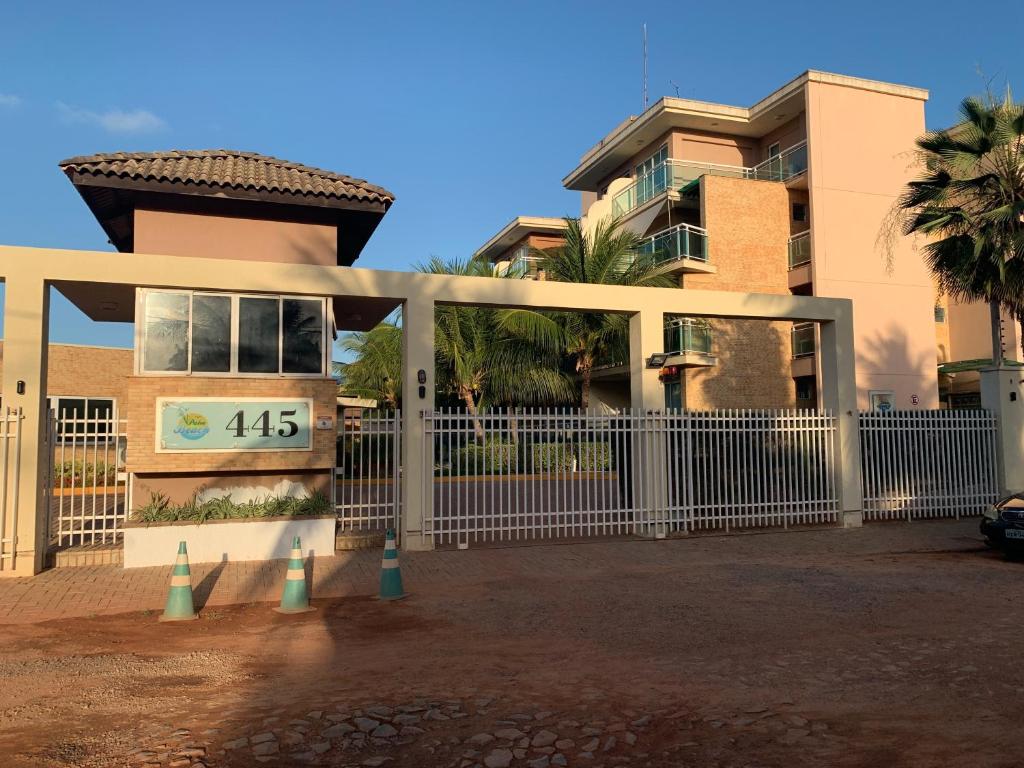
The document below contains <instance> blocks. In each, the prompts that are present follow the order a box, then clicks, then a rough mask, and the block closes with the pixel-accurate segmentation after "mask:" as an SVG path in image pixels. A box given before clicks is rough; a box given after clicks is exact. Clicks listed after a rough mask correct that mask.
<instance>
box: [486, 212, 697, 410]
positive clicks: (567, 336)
mask: <svg viewBox="0 0 1024 768" xmlns="http://www.w3.org/2000/svg"><path fill="white" fill-rule="evenodd" d="M565 222H566V230H565V243H564V244H563V245H561V246H558V247H556V248H549V249H546V250H534V255H535V256H536V257H537V258H538V259H539V260H540V266H541V268H542V269H543V270H544V275H545V278H546V279H547V280H557V281H560V282H566V283H594V284H600V285H629V286H648V287H657V288H672V287H675V286H676V285H677V283H676V281H675V280H673V279H672V277H671V276H670V275H667V274H665V273H663V272H661V271H660V270H659V269H658V265H657V262H656V261H655V259H654V257H653V256H649V255H646V254H641V253H640V252H639V250H640V246H641V244H642V242H643V238H641V237H640V236H639V235H636V234H634V233H633V232H630V231H629V230H627V229H623V228H622V226H621V224H620V222H618V221H616V220H614V219H610V218H608V219H604V220H602V221H599V222H597V224H596V226H595V227H594V230H593V232H592V233H587V232H585V231H584V229H583V227H582V225H581V223H580V220H579V219H576V218H566V220H565ZM500 322H501V325H502V328H503V330H504V331H505V332H507V333H513V334H515V335H517V336H519V337H521V338H529V339H532V340H533V341H534V342H535V343H537V344H539V345H541V346H544V347H551V346H552V345H555V344H560V345H561V347H562V349H563V351H564V352H565V353H566V354H567V355H569V356H570V358H571V359H572V361H573V363H574V365H575V368H576V372H577V374H578V375H579V378H580V406H581V407H582V408H587V407H589V405H590V386H591V378H592V375H593V370H594V367H595V366H596V365H599V364H601V363H602V362H607V363H616V362H620V361H621V360H623V359H625V357H626V356H627V354H628V350H629V318H627V317H626V316H624V315H607V314H596V313H578V312H562V313H545V312H536V311H533V310H508V311H506V312H504V313H503V314H502V316H501V317H500Z"/></svg>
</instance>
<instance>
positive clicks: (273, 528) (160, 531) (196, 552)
mask: <svg viewBox="0 0 1024 768" xmlns="http://www.w3.org/2000/svg"><path fill="white" fill-rule="evenodd" d="M336 521H337V518H336V516H335V515H317V516H310V517H261V518H250V519H246V520H209V521H207V522H205V523H192V522H186V521H182V522H173V523H129V524H128V525H127V526H125V529H124V567H125V568H142V567H146V566H153V565H171V564H173V563H174V558H175V557H176V556H177V553H178V542H179V541H184V542H185V543H186V545H187V546H188V559H189V562H190V563H219V562H221V561H223V560H227V561H228V562H234V561H239V560H278V559H283V558H286V557H288V556H289V554H290V553H291V550H292V537H294V536H299V537H301V538H302V555H303V557H308V556H309V555H311V554H315V555H317V556H319V557H324V556H327V557H333V556H334V529H335V525H336Z"/></svg>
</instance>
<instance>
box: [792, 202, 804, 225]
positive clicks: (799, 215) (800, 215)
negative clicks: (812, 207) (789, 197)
mask: <svg viewBox="0 0 1024 768" xmlns="http://www.w3.org/2000/svg"><path fill="white" fill-rule="evenodd" d="M793 221H807V203H793Z"/></svg>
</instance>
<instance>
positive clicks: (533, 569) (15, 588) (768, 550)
mask: <svg viewBox="0 0 1024 768" xmlns="http://www.w3.org/2000/svg"><path fill="white" fill-rule="evenodd" d="M978 546H980V537H979V535H978V532H977V522H976V520H974V519H969V520H960V521H934V522H932V521H929V522H917V523H882V524H874V525H869V526H865V527H864V528H861V529H856V530H839V529H822V530H814V531H800V532H793V531H791V532H788V533H787V532H773V533H767V534H763V535H732V536H699V537H692V538H687V539H674V540H668V541H662V542H651V541H638V540H629V541H622V540H618V541H589V542H585V543H574V544H564V545H561V544H541V545H536V546H517V547H504V548H479V549H471V550H468V551H453V550H446V551H437V552H403V553H402V554H401V558H400V560H401V567H402V576H403V580H404V582H405V587H406V589H407V590H410V591H413V592H415V591H431V592H435V591H438V590H443V589H444V586H445V585H446V584H460V585H465V584H471V583H476V584H487V583H493V582H496V581H501V580H505V579H515V578H516V577H517V575H527V574H528V575H530V576H533V577H536V576H537V574H547V575H548V576H549V577H550V578H573V577H574V576H576V575H581V574H582V573H583V572H591V571H597V570H609V569H612V570H614V568H615V565H616V562H621V563H623V565H626V564H628V565H631V566H635V565H637V564H638V563H644V562H649V563H650V564H651V567H673V566H674V564H678V565H680V566H683V565H684V564H686V563H688V562H693V561H695V560H703V561H707V560H721V559H722V558H729V559H737V560H739V559H743V560H748V559H750V558H757V557H758V555H759V554H761V555H764V556H770V557H778V556H779V555H787V556H792V557H799V558H808V557H810V558H818V557H821V558H827V557H828V556H829V555H830V553H839V552H841V553H843V554H845V555H849V554H855V555H856V554H864V555H872V554H880V553H889V552H900V551H928V550H949V549H954V550H955V549H971V548H977V547H978ZM380 556H381V553H380V552H379V551H377V550H363V551H356V552H338V553H336V555H335V556H334V557H319V558H316V560H315V562H313V563H307V574H309V573H311V574H312V588H311V594H312V597H313V598H314V599H316V598H329V597H346V596H351V595H372V594H375V593H376V591H377V587H378V580H379V577H380ZM286 566H287V561H285V560H277V561H272V562H239V563H223V564H221V563H216V564H213V563H205V564H193V565H192V586H193V589H194V592H195V599H196V604H197V605H198V606H201V607H202V606H207V607H208V606H216V605H232V604H239V603H250V602H267V601H277V600H279V599H280V595H281V587H282V584H283V583H284V575H285V570H286ZM170 577H171V566H170V565H168V566H166V567H161V568H133V569H130V570H125V569H123V568H121V567H120V566H115V565H101V566H92V567H81V568H58V569H53V570H49V571H45V572H44V573H42V574H40V575H38V576H35V577H33V578H26V579H0V624H10V623H31V622H37V621H45V620H48V619H58V618H70V617H76V616H92V615H102V614H114V613H124V612H127V611H142V610H162V609H163V605H164V601H165V600H166V597H167V588H168V585H169V583H170Z"/></svg>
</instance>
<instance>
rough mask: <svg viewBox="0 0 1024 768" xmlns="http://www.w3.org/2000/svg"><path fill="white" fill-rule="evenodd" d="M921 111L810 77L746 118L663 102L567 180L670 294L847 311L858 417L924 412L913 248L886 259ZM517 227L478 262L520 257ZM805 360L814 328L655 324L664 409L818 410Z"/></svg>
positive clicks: (910, 103) (876, 86)
mask: <svg viewBox="0 0 1024 768" xmlns="http://www.w3.org/2000/svg"><path fill="white" fill-rule="evenodd" d="M927 98H928V93H927V91H925V90H922V89H919V88H911V87H907V86H903V85H894V84H890V83H882V82H877V81H872V80H864V79H860V78H854V77H846V76H842V75H835V74H828V73H824V72H815V71H808V72H805V73H804V74H802V75H800V76H799V77H797V78H795V79H794V80H792V81H790V82H789V83H786V84H785V85H783V86H782V87H781V88H779V89H778V90H776V91H774V92H773V93H771V94H769V95H768V96H766V97H765V98H763V99H762V100H760V101H759V102H757V103H756V104H754V105H753V106H751V107H749V108H747V107H736V106H728V105H722V104H714V103H707V102H699V101H692V100H687V99H679V98H663V99H661V100H659V101H658V102H656V103H655V104H653V105H652V106H651V107H649V108H648V109H647V110H646V111H645V112H644V113H643V114H641V115H639V116H631V117H629V118H628V119H626V120H625V121H623V122H622V123H621V124H620V125H618V126H616V127H615V128H614V129H613V130H612V131H611V132H610V133H608V134H607V135H606V136H604V137H603V138H602V139H601V140H600V141H599V142H598V143H597V144H596V145H595V146H593V147H592V148H591V149H590V150H588V151H587V152H586V153H584V155H583V156H582V157H581V159H580V161H579V163H578V164H577V165H576V167H575V168H573V170H572V171H570V173H569V174H568V175H567V176H566V177H565V178H564V179H563V183H564V185H565V187H566V188H568V189H572V190H578V191H579V192H580V195H581V202H582V206H581V214H582V218H583V221H584V226H593V224H594V223H595V222H596V221H599V220H601V219H604V218H606V217H609V216H611V217H615V218H618V219H619V220H620V221H622V223H623V226H625V227H627V228H629V229H631V230H632V231H634V232H636V233H637V234H639V235H641V236H642V237H643V238H644V246H643V248H644V250H645V251H647V252H648V253H650V254H652V255H654V257H655V258H656V259H657V260H658V261H659V262H660V263H661V265H662V268H663V269H664V270H665V272H667V273H670V274H671V275H673V276H674V277H676V278H677V279H678V282H679V287H680V288H683V289H686V288H701V289H710V290H725V291H745V292H751V291H752V292H758V293H768V294H771V293H777V294H800V295H814V296H824V297H836V298H849V299H852V300H853V303H854V322H855V335H856V339H855V354H856V368H857V386H858V402H859V405H860V407H862V408H870V407H892V408H935V407H938V404H939V392H938V386H937V376H936V339H937V335H936V334H937V330H936V318H937V317H938V313H937V310H936V306H937V303H936V295H935V290H934V287H933V284H932V281H931V278H930V275H929V273H928V270H927V268H926V266H925V264H924V262H923V260H922V258H921V254H920V253H919V252H918V251H917V250H916V249H915V247H914V245H913V243H911V242H910V241H909V240H901V241H899V242H898V243H897V244H896V247H895V250H894V251H893V252H892V253H891V254H888V255H887V254H886V253H885V252H884V250H885V249H883V248H882V247H880V234H881V231H882V228H883V225H884V222H885V221H886V217H887V216H888V214H889V212H890V210H891V208H892V206H893V203H894V202H895V200H896V198H897V197H898V195H899V194H900V192H901V191H902V189H903V186H904V185H905V184H906V182H907V181H908V179H910V178H911V176H912V174H913V169H912V167H911V163H912V157H911V152H912V150H913V147H914V140H915V139H916V138H917V137H918V136H920V135H921V134H922V133H924V131H925V113H924V105H925V102H926V100H927ZM520 221H521V220H519V219H516V220H514V221H513V222H512V223H511V224H510V225H509V226H507V227H506V228H505V229H504V230H502V232H503V233H505V232H508V237H509V239H507V240H502V234H501V233H499V235H496V236H495V238H492V239H491V241H489V242H488V244H487V245H486V246H484V248H482V249H481V250H480V251H478V254H480V255H483V256H488V257H490V258H492V260H494V261H495V262H496V263H499V264H501V263H504V261H502V260H506V261H514V260H515V253H513V252H510V251H508V250H501V246H502V245H508V246H510V247H511V246H513V245H514V246H517V247H520V248H521V247H522V245H523V243H525V242H527V238H528V237H530V236H537V235H538V234H539V232H535V231H533V230H530V229H529V226H527V225H520V224H517V222H520ZM530 221H550V220H544V219H533V220H530ZM519 235H522V237H518V236H519ZM513 237H516V238H517V239H515V242H514V243H513V242H512V238H513ZM940 345H941V342H940ZM815 350H816V341H815V330H814V327H813V325H803V324H788V323H779V322H774V323H769V322H762V321H753V320H743V321H740V320H729V319H715V320H711V321H697V320H692V319H690V318H686V317H666V318H665V352H666V353H667V357H666V359H665V362H664V366H663V368H662V381H663V382H664V384H665V395H666V405H667V406H669V407H684V408H693V409H704V408H790V407H814V405H815V404H816V402H817V399H818V386H817V382H818V378H819V377H818V364H817V360H816V355H815Z"/></svg>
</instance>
